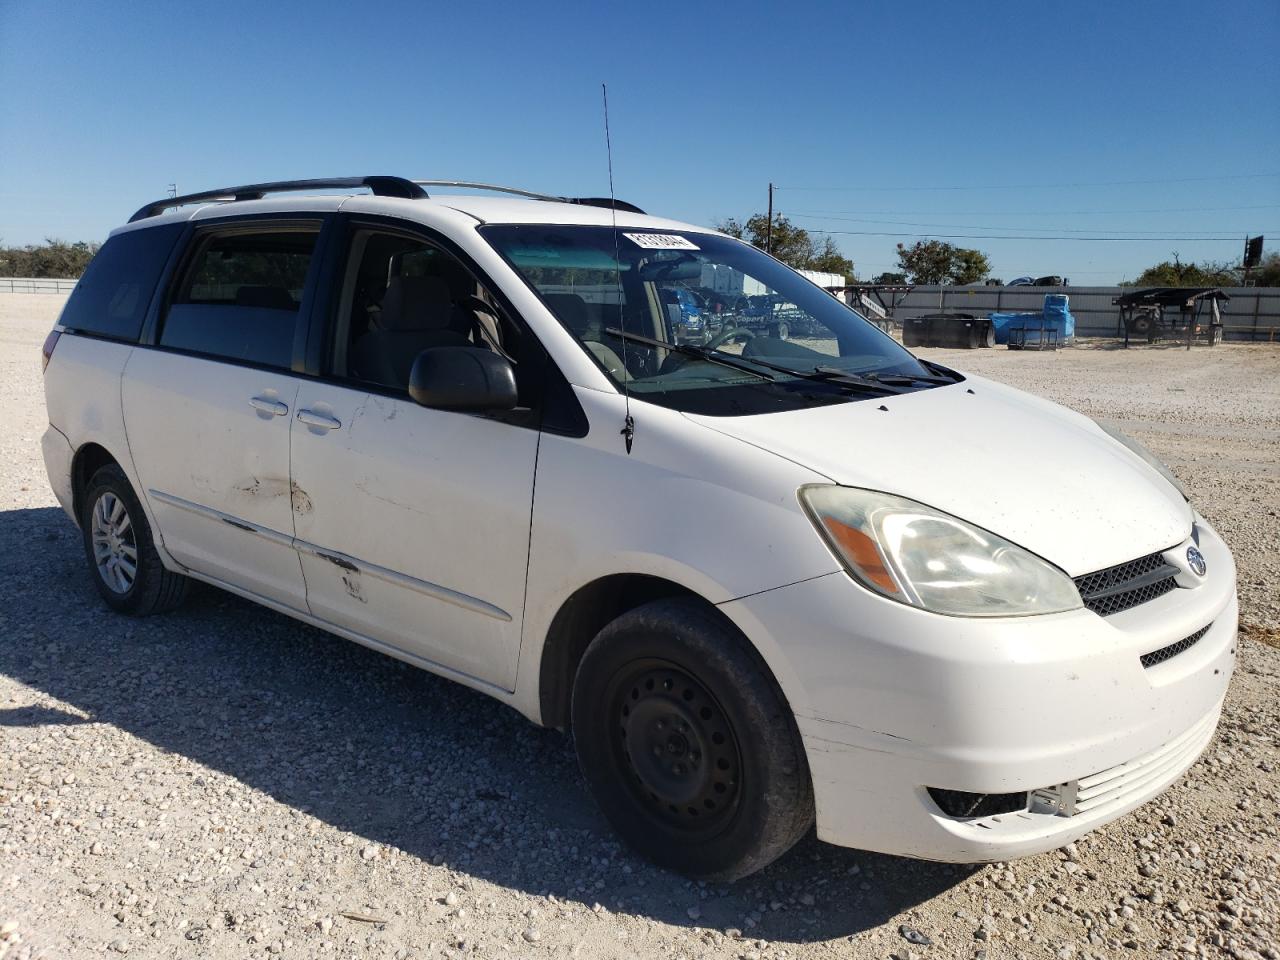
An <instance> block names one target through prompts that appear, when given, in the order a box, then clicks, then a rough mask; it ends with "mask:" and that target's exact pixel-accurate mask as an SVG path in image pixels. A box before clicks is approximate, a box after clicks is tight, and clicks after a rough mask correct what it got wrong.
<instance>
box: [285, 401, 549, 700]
mask: <svg viewBox="0 0 1280 960" xmlns="http://www.w3.org/2000/svg"><path fill="white" fill-rule="evenodd" d="M308 412H309V413H308ZM304 414H308V415H307V416H306V417H305V418H304V416H303V415H304ZM335 422H336V423H337V426H334V423H335ZM291 443H292V472H293V478H294V481H295V483H296V485H297V488H298V491H299V496H305V498H306V505H307V509H305V510H301V509H300V510H296V511H295V513H294V522H295V530H296V537H297V540H296V546H297V549H298V553H299V556H300V558H301V562H302V567H303V570H304V572H305V576H306V582H307V602H308V605H309V607H310V610H311V613H312V615H313V616H316V617H319V618H321V619H322V620H325V621H328V622H330V623H333V624H337V625H339V626H341V627H344V628H346V629H348V630H354V631H356V632H357V633H360V634H362V635H364V636H367V637H370V638H371V639H374V640H377V641H379V642H381V643H387V644H391V645H392V646H395V647H397V648H399V649H401V650H404V651H406V652H407V653H410V654H412V655H414V656H416V657H422V658H425V659H427V660H430V661H432V662H434V663H437V664H440V665H442V666H444V667H447V668H449V669H450V670H457V671H460V672H462V673H465V674H467V675H469V676H471V677H474V678H477V679H479V680H483V681H485V682H487V683H492V684H496V685H498V686H500V687H502V688H503V689H506V690H510V689H512V688H513V686H514V679H515V666H516V660H517V657H518V654H519V644H520V623H521V616H522V609H523V606H524V587H525V573H526V567H527V560H528V550H529V523H530V512H531V509H532V504H533V471H534V463H535V460H536V457H537V449H538V435H537V433H536V432H534V431H532V430H527V429H522V428H518V427H513V426H510V425H508V424H504V423H500V422H498V421H495V420H489V419H485V418H483V417H475V416H470V415H467V414H460V413H449V412H445V411H440V410H428V409H426V408H424V407H420V406H418V405H417V404H415V403H413V402H412V401H410V400H408V399H404V400H401V399H396V398H393V397H389V396H384V395H381V394H371V393H368V392H365V391H362V390H359V389H356V388H352V387H345V386H340V385H335V384H321V383H315V382H308V383H306V384H305V385H304V386H303V388H302V390H301V391H300V393H299V395H298V414H297V416H295V417H294V418H293V425H292V439H291Z"/></svg>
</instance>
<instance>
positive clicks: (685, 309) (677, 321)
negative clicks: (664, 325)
mask: <svg viewBox="0 0 1280 960" xmlns="http://www.w3.org/2000/svg"><path fill="white" fill-rule="evenodd" d="M662 302H663V303H664V304H665V305H666V307H667V315H668V319H669V320H670V322H671V323H672V324H674V325H675V328H676V333H677V334H678V336H679V337H680V339H681V340H696V339H701V337H702V334H703V331H704V329H705V318H704V317H703V315H702V306H701V305H700V304H699V303H698V300H697V297H696V295H695V294H694V293H692V292H691V291H689V290H687V289H685V288H684V287H676V286H666V287H664V288H663V290H662Z"/></svg>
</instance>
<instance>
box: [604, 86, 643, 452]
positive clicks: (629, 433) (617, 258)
mask: <svg viewBox="0 0 1280 960" xmlns="http://www.w3.org/2000/svg"><path fill="white" fill-rule="evenodd" d="M600 93H601V94H602V95H603V97H604V150H605V156H606V157H608V160H609V212H610V214H611V215H612V217H613V267H614V274H615V276H616V277H617V280H618V329H619V330H621V331H622V332H623V333H626V331H627V327H626V316H627V312H626V311H625V310H624V309H623V308H622V296H623V294H622V252H621V249H620V248H619V246H618V201H617V198H616V197H614V195H613V144H612V142H611V141H610V140H609V85H608V84H607V83H602V84H600ZM620 339H621V340H622V395H623V397H624V398H625V402H626V411H627V414H626V419H624V420H623V421H622V430H621V431H620V432H621V434H622V438H623V440H624V441H625V442H626V444H627V454H628V455H630V453H631V445H632V443H634V442H635V438H636V422H635V420H633V419H632V417H631V387H630V386H629V385H628V383H627V379H628V377H629V376H630V373H629V369H630V368H629V367H628V366H627V338H626V337H622V338H620Z"/></svg>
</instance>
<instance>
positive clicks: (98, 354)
mask: <svg viewBox="0 0 1280 960" xmlns="http://www.w3.org/2000/svg"><path fill="white" fill-rule="evenodd" d="M134 349H135V348H134V346H133V345H132V344H124V343H116V342H115V341H112V340H104V339H100V338H97V337H86V336H82V335H80V334H72V333H64V334H63V335H62V336H61V337H60V338H59V340H58V345H57V347H55V348H54V351H53V356H52V357H51V358H50V360H49V367H48V369H47V370H45V375H44V395H45V406H46V407H47V408H48V411H49V423H50V425H51V426H53V427H55V428H56V429H57V430H58V431H59V432H60V433H62V434H63V435H64V436H65V437H66V438H67V440H68V442H69V443H70V444H71V449H72V450H73V451H75V452H76V453H79V452H80V450H81V449H82V448H83V447H84V446H85V445H86V444H89V443H96V444H98V445H99V446H101V447H103V448H104V449H105V450H106V451H107V452H108V453H109V454H111V456H112V457H114V458H115V460H116V462H117V463H119V464H120V468H121V469H122V470H124V473H125V476H126V477H128V478H129V483H130V484H132V486H133V489H134V492H135V493H139V491H141V490H142V489H143V487H142V484H141V482H140V481H139V478H138V475H137V471H136V470H135V469H134V465H133V457H132V456H130V453H129V439H128V433H127V431H126V429H125V423H124V411H123V409H122V407H121V404H120V379H121V376H122V375H123V373H124V368H125V364H127V363H128V361H129V356H130V354H131V353H132V352H133V350H134ZM50 483H51V485H53V486H54V487H55V489H56V488H57V484H58V483H64V484H66V485H68V486H69V484H70V478H53V477H51V478H50ZM138 499H139V500H140V501H141V502H142V505H143V510H144V511H145V512H146V514H147V523H148V524H149V525H150V527H151V531H152V535H153V539H154V540H155V545H156V550H157V551H158V552H159V554H160V557H161V559H162V560H164V562H165V564H166V565H167V566H170V567H172V568H174V569H180V568H179V567H178V565H177V564H175V563H174V562H173V560H172V559H171V558H170V557H169V555H168V554H167V553H166V552H165V550H164V544H163V534H162V532H161V531H160V530H159V528H158V527H157V525H156V519H155V517H154V516H153V515H152V514H151V511H150V509H149V508H148V507H147V502H146V498H145V497H143V496H141V494H140V493H139V497H138Z"/></svg>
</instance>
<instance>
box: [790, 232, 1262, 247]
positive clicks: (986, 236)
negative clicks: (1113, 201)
mask: <svg viewBox="0 0 1280 960" xmlns="http://www.w3.org/2000/svg"><path fill="white" fill-rule="evenodd" d="M806 229H808V228H806ZM808 232H809V233H823V234H829V235H831V236H841V237H925V238H929V239H935V240H1088V241H1092V242H1106V241H1125V242H1139V243H1150V242H1152V241H1157V242H1163V241H1192V240H1233V241H1234V240H1239V239H1240V235H1239V234H1236V235H1234V236H1230V237H1024V236H1018V235H1016V234H999V233H933V232H932V231H925V232H921V231H916V232H915V233H889V232H887V231H882V230H816V229H814V230H808ZM1259 232H1260V233H1277V232H1280V231H1275V230H1263V231H1259Z"/></svg>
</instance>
